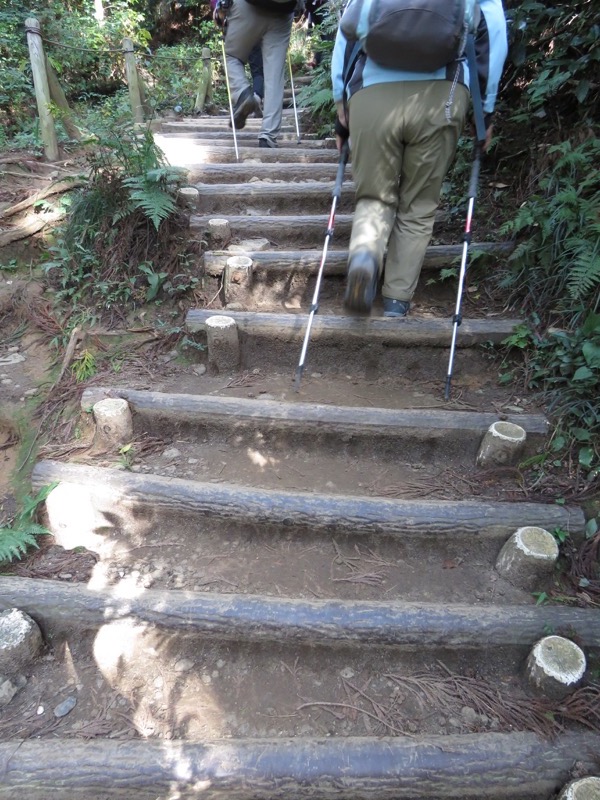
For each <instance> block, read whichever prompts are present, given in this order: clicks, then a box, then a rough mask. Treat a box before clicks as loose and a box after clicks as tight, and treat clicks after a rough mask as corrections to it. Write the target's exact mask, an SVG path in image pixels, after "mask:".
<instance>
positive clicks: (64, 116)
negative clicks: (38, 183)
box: [25, 17, 221, 161]
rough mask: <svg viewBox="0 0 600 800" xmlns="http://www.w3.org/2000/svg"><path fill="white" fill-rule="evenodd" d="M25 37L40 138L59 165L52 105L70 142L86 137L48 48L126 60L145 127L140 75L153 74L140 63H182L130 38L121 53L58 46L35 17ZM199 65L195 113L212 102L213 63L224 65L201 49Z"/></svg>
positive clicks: (135, 109)
mask: <svg viewBox="0 0 600 800" xmlns="http://www.w3.org/2000/svg"><path fill="white" fill-rule="evenodd" d="M25 34H26V36H27V45H28V49H29V59H30V62H31V71H32V75H33V86H34V91H35V98H36V103H37V109H38V116H39V120H40V135H41V138H42V143H43V146H44V155H45V157H46V159H47V160H48V161H57V160H58V158H59V152H58V139H57V135H56V129H55V125H54V117H53V115H52V112H51V108H52V104H54V105H55V106H57V107H58V108H59V110H60V118H61V121H62V123H63V125H64V127H65V130H66V132H67V134H68V135H69V136H70V138H72V139H75V140H80V139H82V138H83V134H82V132H81V131H80V129H79V128H78V127H77V125H76V123H75V120H74V118H73V113H72V111H71V109H70V107H69V104H68V102H67V99H66V96H65V94H64V92H63V90H62V88H61V86H60V82H59V80H58V76H57V75H56V72H55V70H54V68H53V67H52V64H51V62H50V60H49V59H48V58H47V56H46V54H45V52H44V44H48V45H51V46H52V47H59V48H63V49H66V50H78V51H80V52H82V53H95V54H97V55H118V56H121V57H122V58H123V66H124V73H125V79H126V82H127V88H128V94H129V104H130V106H131V112H132V116H133V120H134V122H135V123H136V124H144V123H145V121H146V117H147V116H149V115H150V111H149V107H148V103H147V101H146V87H145V83H144V80H143V78H142V75H141V74H140V73H141V72H143V70H145V71H146V72H147V73H150V74H152V70H151V69H150V68H149V65H148V64H147V63H146V64H143V65H140V63H139V62H146V61H147V60H150V61H152V60H153V59H156V60H157V61H158V60H160V61H161V62H164V61H173V62H176V61H181V60H182V59H181V57H178V56H170V55H165V54H163V53H161V54H160V55H157V54H156V53H151V52H149V51H148V49H147V48H141V47H139V46H137V45H135V44H134V43H133V41H132V40H131V39H129V38H127V37H125V38H124V39H123V41H122V47H121V48H120V49H118V48H96V49H93V48H88V47H77V46H74V45H70V44H65V43H64V42H57V41H56V40H54V39H49V38H47V37H45V36H44V35H43V34H42V31H41V28H40V23H39V21H38V20H37V19H36V18H34V17H29V18H28V19H27V20H26V21H25ZM199 61H202V67H201V70H200V78H199V81H198V88H197V91H196V94H195V101H194V112H195V113H198V112H201V111H203V109H204V107H205V105H206V104H207V103H209V102H210V101H211V100H212V96H213V86H212V83H213V81H212V74H213V69H212V66H213V62H217V63H219V64H220V63H221V62H220V59H218V58H213V56H212V54H211V51H210V49H209V48H208V47H202V48H201V51H200V57H199Z"/></svg>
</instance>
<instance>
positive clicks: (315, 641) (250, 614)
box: [0, 577, 600, 650]
mask: <svg viewBox="0 0 600 800" xmlns="http://www.w3.org/2000/svg"><path fill="white" fill-rule="evenodd" d="M0 608H1V609H8V608H19V609H21V610H22V611H24V612H25V613H26V614H29V616H31V617H33V619H35V620H36V622H38V624H39V625H40V627H41V628H42V630H43V631H44V632H45V633H46V634H47V633H49V632H52V633H53V634H55V635H56V634H58V633H60V634H64V632H65V631H71V632H72V631H75V630H79V631H81V632H84V631H89V630H97V629H98V628H100V627H101V626H102V625H104V624H105V623H106V621H107V620H108V619H110V620H111V621H116V620H119V619H131V618H133V619H135V620H137V621H139V622H142V623H145V624H148V625H153V626H156V627H157V628H158V629H161V630H170V631H178V632H181V633H186V634H190V635H194V636H208V635H209V636H211V637H214V638H216V639H219V640H227V641H235V642H241V641H249V642H275V641H281V642H285V643H287V644H292V645H295V644H300V643H302V644H310V645H322V646H327V647H332V646H339V645H345V646H352V647H356V646H359V645H372V646H377V647H402V648H404V647H420V648H422V647H428V648H432V649H433V648H436V649H437V648H455V647H456V648H464V649H467V650H478V649H480V648H482V647H484V648H488V647H531V646H532V645H533V643H534V642H535V641H537V639H539V638H540V637H541V636H543V635H544V630H548V629H549V628H550V629H552V630H555V631H569V636H570V637H571V638H575V639H577V641H578V642H580V643H581V646H582V647H586V648H587V647H599V646H600V615H599V614H597V613H596V610H595V609H592V608H590V609H582V608H568V607H564V606H552V605H548V606H536V605H531V606H507V605H502V606H494V605H477V606H474V605H471V606H468V605H458V604H448V603H444V604H435V603H404V602H388V603H383V602H373V601H368V602H360V601H340V600H297V599H288V598H277V597H271V596H263V595H244V594H233V593H232V594H218V593H216V592H188V591H186V592H183V591H178V590H166V591H165V590H158V589H146V590H145V591H143V592H141V593H138V594H137V595H136V594H133V596H129V595H124V596H120V593H119V592H118V591H113V590H112V589H111V588H108V589H88V588H87V586H85V585H83V584H65V583H62V582H61V581H50V580H48V581H38V580H36V579H35V578H16V577H10V578H0Z"/></svg>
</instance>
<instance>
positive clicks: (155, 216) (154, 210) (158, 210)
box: [123, 176, 177, 230]
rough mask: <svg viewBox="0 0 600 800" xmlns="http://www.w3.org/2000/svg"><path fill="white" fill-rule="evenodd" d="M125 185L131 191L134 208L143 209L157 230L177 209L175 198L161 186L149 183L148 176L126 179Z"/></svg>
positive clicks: (130, 195)
mask: <svg viewBox="0 0 600 800" xmlns="http://www.w3.org/2000/svg"><path fill="white" fill-rule="evenodd" d="M123 184H124V185H125V186H126V187H127V188H128V189H129V197H130V198H131V200H132V202H133V204H134V206H135V207H136V208H141V210H142V211H143V212H144V214H145V215H146V216H147V217H148V219H150V220H151V221H152V223H153V224H154V227H155V228H156V229H157V230H158V226H159V225H160V223H161V222H162V221H163V220H164V219H167V217H169V216H170V215H171V214H173V213H174V212H175V210H176V208H177V206H176V204H175V199H174V198H173V196H172V195H170V194H169V193H168V191H166V190H165V189H163V188H162V187H161V186H160V185H159V184H156V183H151V182H149V181H148V180H147V176H136V177H132V178H125V179H124V180H123Z"/></svg>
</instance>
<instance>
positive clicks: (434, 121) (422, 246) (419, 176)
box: [349, 80, 469, 300]
mask: <svg viewBox="0 0 600 800" xmlns="http://www.w3.org/2000/svg"><path fill="white" fill-rule="evenodd" d="M450 91H451V84H450V82H449V81H444V80H439V81H401V82H396V83H379V84H375V85H373V86H367V87H366V88H364V89H360V90H359V91H357V92H356V94H354V95H353V96H352V98H351V99H350V104H349V105H350V142H351V146H352V174H353V177H354V181H355V184H356V203H355V211H354V221H353V224H352V235H351V238H350V257H352V254H353V253H354V252H356V250H359V249H367V250H369V251H370V252H372V253H373V255H374V256H375V259H376V261H377V264H378V265H379V270H380V271H381V268H382V265H383V259H384V255H385V251H386V247H387V258H386V263H385V274H384V282H383V290H382V294H383V296H384V297H391V298H392V299H393V300H411V299H412V296H413V294H414V292H415V289H416V286H417V282H418V280H419V275H420V273H421V267H422V265H423V259H424V258H425V251H426V249H427V246H428V245H429V242H430V240H431V234H432V232H433V223H434V221H435V212H436V210H437V207H438V204H439V201H440V194H441V191H442V183H443V180H444V178H445V176H446V173H447V171H448V169H449V168H450V164H451V163H452V160H453V158H454V155H455V152H456V145H457V143H458V137H459V136H460V134H461V132H462V130H463V127H464V124H465V116H466V113H467V109H468V104H469V93H468V91H467V89H466V87H464V86H462V85H460V84H459V85H458V86H456V87H455V89H454V95H453V102H452V105H451V107H450V113H449V119H447V118H446V115H445V108H444V106H445V103H446V102H447V100H448V98H449V96H450Z"/></svg>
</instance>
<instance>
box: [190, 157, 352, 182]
mask: <svg viewBox="0 0 600 800" xmlns="http://www.w3.org/2000/svg"><path fill="white" fill-rule="evenodd" d="M337 168H338V167H337V164H334V163H331V164H323V163H319V164H288V165H286V168H285V176H286V179H287V180H289V181H295V180H298V181H303V180H309V181H310V180H315V181H331V182H332V183H331V185H332V187H333V183H334V181H335V179H336V175H337ZM351 175H352V170H351V168H350V165H348V166H347V167H346V172H345V176H346V179H347V180H350V178H351ZM252 178H258V179H259V180H261V181H263V180H264V181H273V180H281V165H280V164H265V163H258V162H255V161H250V162H235V163H231V164H193V165H190V166H189V167H188V180H189V182H190V183H192V184H195V185H199V184H202V183H206V184H208V183H246V182H247V181H249V180H251V179H252Z"/></svg>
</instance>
